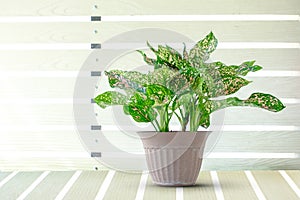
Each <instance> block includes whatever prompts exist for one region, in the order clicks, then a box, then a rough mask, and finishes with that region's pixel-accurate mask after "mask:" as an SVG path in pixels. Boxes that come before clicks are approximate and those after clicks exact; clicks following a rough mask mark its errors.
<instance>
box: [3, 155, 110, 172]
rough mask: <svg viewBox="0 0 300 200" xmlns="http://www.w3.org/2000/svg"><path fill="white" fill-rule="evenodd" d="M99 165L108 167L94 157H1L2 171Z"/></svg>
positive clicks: (60, 169) (86, 168)
mask: <svg viewBox="0 0 300 200" xmlns="http://www.w3.org/2000/svg"><path fill="white" fill-rule="evenodd" d="M95 166H97V167H98V169H107V168H106V167H104V166H103V165H100V164H99V162H97V161H96V160H95V159H93V158H57V157H56V158H46V157H36V158H22V157H19V158H11V159H7V158H1V165H0V170H1V171H12V170H15V171H19V170H20V169H22V170H23V171H43V170H57V171H68V170H94V167H95Z"/></svg>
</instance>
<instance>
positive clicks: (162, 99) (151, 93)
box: [146, 84, 174, 107]
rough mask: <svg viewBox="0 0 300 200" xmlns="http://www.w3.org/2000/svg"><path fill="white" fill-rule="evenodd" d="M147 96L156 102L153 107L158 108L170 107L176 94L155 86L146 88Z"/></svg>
mask: <svg viewBox="0 0 300 200" xmlns="http://www.w3.org/2000/svg"><path fill="white" fill-rule="evenodd" d="M146 95H147V97H148V98H150V99H151V100H153V101H154V102H155V103H154V105H153V107H156V106H164V105H168V104H169V103H170V102H171V101H172V99H173V97H174V92H173V91H171V90H169V89H168V88H166V87H164V86H162V85H157V84H155V85H147V86H146Z"/></svg>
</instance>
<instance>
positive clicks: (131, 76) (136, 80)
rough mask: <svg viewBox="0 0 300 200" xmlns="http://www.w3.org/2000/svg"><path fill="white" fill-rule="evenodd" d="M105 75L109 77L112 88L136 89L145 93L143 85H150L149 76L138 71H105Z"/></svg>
mask: <svg viewBox="0 0 300 200" xmlns="http://www.w3.org/2000/svg"><path fill="white" fill-rule="evenodd" d="M105 75H106V76H108V81H109V84H110V86H111V87H112V88H115V87H117V88H120V89H124V90H126V89H134V90H136V91H139V92H143V91H144V90H145V89H144V87H143V85H145V84H148V77H147V75H146V74H142V73H140V72H137V71H122V70H111V71H105Z"/></svg>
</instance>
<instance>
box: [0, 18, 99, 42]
mask: <svg viewBox="0 0 300 200" xmlns="http://www.w3.org/2000/svg"><path fill="white" fill-rule="evenodd" d="M95 28H96V27H95V23H80V22H79V23H78V22H74V23H3V24H1V26H0V32H1V33H0V38H1V39H0V43H2V44H6V43H60V42H61V43H71V42H72V43H84V42H87V43H90V42H99V41H100V37H99V36H98V35H97V34H95V33H94V30H95ZM20 33H22V35H21V36H20Z"/></svg>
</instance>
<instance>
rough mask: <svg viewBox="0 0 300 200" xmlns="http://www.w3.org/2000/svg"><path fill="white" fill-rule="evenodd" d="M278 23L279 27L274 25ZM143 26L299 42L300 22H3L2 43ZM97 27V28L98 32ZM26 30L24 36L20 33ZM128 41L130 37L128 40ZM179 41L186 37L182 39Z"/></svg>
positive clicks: (100, 35) (88, 36) (196, 36)
mask: <svg viewBox="0 0 300 200" xmlns="http://www.w3.org/2000/svg"><path fill="white" fill-rule="evenodd" d="M274 27H276V29H274ZM141 28H161V29H167V30H171V31H174V32H177V33H179V34H183V35H185V36H187V37H188V38H191V39H192V40H195V41H198V40H200V39H202V38H203V37H204V36H205V35H206V34H208V33H209V31H213V32H214V34H215V35H216V37H217V38H218V40H219V41H220V42H299V41H300V22H297V21H295V22H288V21H284V22H254V21H253V22H117V23H116V22H100V23H95V22H91V23H82V22H72V23H3V24H1V26H0V43H2V44H6V43H7V44H8V43H71V42H73V43H99V42H104V41H106V40H108V39H110V38H111V37H113V36H115V35H118V34H121V33H124V32H126V31H132V30H135V29H141ZM95 31H96V32H95ZM20 33H22V36H20ZM126 42H128V41H126ZM178 42H179V43H181V42H184V41H178Z"/></svg>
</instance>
